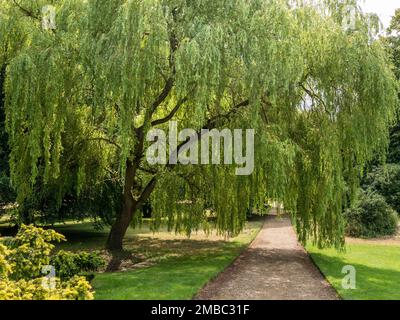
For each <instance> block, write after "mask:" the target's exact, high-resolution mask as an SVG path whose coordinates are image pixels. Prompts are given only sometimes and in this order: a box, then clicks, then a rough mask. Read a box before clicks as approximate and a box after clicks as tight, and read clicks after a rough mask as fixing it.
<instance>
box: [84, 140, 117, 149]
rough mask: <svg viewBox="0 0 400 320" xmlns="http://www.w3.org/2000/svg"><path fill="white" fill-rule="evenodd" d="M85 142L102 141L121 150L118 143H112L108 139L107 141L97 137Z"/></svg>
mask: <svg viewBox="0 0 400 320" xmlns="http://www.w3.org/2000/svg"><path fill="white" fill-rule="evenodd" d="M86 141H103V142H106V143H108V144H111V145H113V146H115V147H116V148H118V149H121V146H120V145H119V144H118V143H116V142H115V141H112V140H110V139H107V138H101V137H99V138H90V139H87V140H86Z"/></svg>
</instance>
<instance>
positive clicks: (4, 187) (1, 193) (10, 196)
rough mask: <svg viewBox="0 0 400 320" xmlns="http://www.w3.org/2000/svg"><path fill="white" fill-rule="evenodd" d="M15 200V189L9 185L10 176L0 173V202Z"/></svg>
mask: <svg viewBox="0 0 400 320" xmlns="http://www.w3.org/2000/svg"><path fill="white" fill-rule="evenodd" d="M14 201H15V191H14V190H13V189H12V187H11V183H10V178H9V177H7V176H6V175H4V174H3V173H1V174H0V204H1V203H9V202H14Z"/></svg>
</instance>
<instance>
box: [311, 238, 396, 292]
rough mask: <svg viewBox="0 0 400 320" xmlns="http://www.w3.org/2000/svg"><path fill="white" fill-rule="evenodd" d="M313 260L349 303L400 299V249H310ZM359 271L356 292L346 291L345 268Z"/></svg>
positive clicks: (358, 246) (359, 246) (368, 246)
mask: <svg viewBox="0 0 400 320" xmlns="http://www.w3.org/2000/svg"><path fill="white" fill-rule="evenodd" d="M307 250H308V251H309V252H310V254H311V257H312V259H313V260H314V262H315V263H316V264H317V265H318V267H319V268H320V270H321V271H322V273H323V274H324V275H325V276H326V278H327V279H328V281H329V282H330V283H331V284H332V285H333V287H334V288H335V289H336V290H337V291H338V293H339V295H340V296H341V297H342V298H343V299H345V300H400V246H398V245H382V244H358V243H357V244H356V243H350V244H348V245H347V249H346V252H344V253H339V252H337V251H336V250H335V249H325V250H320V249H317V248H315V247H312V246H308V247H307ZM345 265H351V266H353V267H355V269H356V289H354V290H345V289H343V288H342V279H343V277H344V276H345V274H342V273H341V271H342V268H343V267H344V266H345Z"/></svg>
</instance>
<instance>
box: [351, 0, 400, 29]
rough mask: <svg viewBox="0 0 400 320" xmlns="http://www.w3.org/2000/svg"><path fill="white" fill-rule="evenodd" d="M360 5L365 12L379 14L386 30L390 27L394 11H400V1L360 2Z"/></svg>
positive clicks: (375, 0) (376, 0)
mask: <svg viewBox="0 0 400 320" xmlns="http://www.w3.org/2000/svg"><path fill="white" fill-rule="evenodd" d="M359 3H360V4H361V7H362V8H363V10H364V12H375V13H377V14H378V15H379V17H380V19H381V21H382V23H383V25H384V26H385V28H387V27H389V24H390V20H391V18H392V16H393V15H394V11H395V10H396V9H400V0H359Z"/></svg>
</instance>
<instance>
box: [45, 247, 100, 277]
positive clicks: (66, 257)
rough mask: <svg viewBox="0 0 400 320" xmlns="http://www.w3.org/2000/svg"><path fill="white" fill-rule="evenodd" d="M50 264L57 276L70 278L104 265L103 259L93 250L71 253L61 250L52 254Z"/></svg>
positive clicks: (96, 269) (94, 270) (93, 270)
mask: <svg viewBox="0 0 400 320" xmlns="http://www.w3.org/2000/svg"><path fill="white" fill-rule="evenodd" d="M51 265H52V266H54V268H55V270H56V275H57V277H59V278H61V279H71V278H73V277H74V276H76V275H85V274H87V273H90V272H96V271H98V270H99V269H101V268H102V267H104V265H105V261H104V259H103V258H102V257H101V256H100V255H99V254H98V253H95V252H91V253H87V252H79V253H73V252H68V251H63V250H61V251H59V252H57V254H56V255H55V256H53V258H52V259H51Z"/></svg>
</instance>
